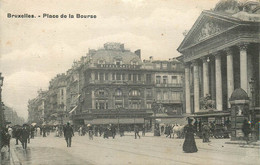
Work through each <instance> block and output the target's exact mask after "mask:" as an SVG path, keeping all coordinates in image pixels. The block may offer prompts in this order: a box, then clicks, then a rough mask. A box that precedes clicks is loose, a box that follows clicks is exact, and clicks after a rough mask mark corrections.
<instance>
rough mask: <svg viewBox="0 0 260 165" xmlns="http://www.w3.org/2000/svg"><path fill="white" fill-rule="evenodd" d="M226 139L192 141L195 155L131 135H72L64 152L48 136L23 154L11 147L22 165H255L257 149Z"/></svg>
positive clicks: (61, 143) (177, 143)
mask: <svg viewBox="0 0 260 165" xmlns="http://www.w3.org/2000/svg"><path fill="white" fill-rule="evenodd" d="M227 141H229V139H211V143H202V140H201V139H196V142H197V146H198V150H199V151H198V152H197V153H191V154H187V153H183V152H182V143H183V139H169V138H165V137H152V136H151V135H150V136H149V134H148V136H146V137H141V139H134V136H133V134H128V135H127V136H124V137H118V136H116V138H115V139H112V138H110V139H103V138H101V137H94V140H89V139H88V136H78V135H75V136H74V137H73V139H72V147H71V148H67V147H66V142H65V140H64V138H59V137H54V135H53V134H51V135H50V136H48V137H46V138H43V137H36V138H35V139H32V140H31V143H30V144H29V145H28V149H27V150H23V149H22V147H21V145H18V146H17V145H14V140H12V141H11V143H12V147H14V150H15V153H16V155H17V157H18V159H19V161H20V163H21V164H23V165H29V164H31V165H37V164H99V165H100V164H118V165H122V164H140V165H141V164H200V165H201V164H236V165H237V164H241V165H242V164H259V163H260V158H259V156H260V150H259V146H242V145H239V144H225V142H227Z"/></svg>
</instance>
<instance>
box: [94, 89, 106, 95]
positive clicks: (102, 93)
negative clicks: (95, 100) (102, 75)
mask: <svg viewBox="0 0 260 165" xmlns="http://www.w3.org/2000/svg"><path fill="white" fill-rule="evenodd" d="M107 95H108V93H107V91H105V90H104V89H99V90H97V91H96V92H95V96H97V97H105V96H107Z"/></svg>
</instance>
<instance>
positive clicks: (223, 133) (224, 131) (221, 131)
mask: <svg viewBox="0 0 260 165" xmlns="http://www.w3.org/2000/svg"><path fill="white" fill-rule="evenodd" d="M230 133H231V131H230V129H228V127H227V126H224V125H223V124H216V126H215V129H211V136H213V137H215V138H216V139H222V138H229V134H230Z"/></svg>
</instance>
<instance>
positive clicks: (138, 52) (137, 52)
mask: <svg viewBox="0 0 260 165" xmlns="http://www.w3.org/2000/svg"><path fill="white" fill-rule="evenodd" d="M135 54H136V55H137V56H138V57H139V58H140V59H141V49H137V50H136V51H135Z"/></svg>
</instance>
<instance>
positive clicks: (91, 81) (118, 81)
mask: <svg viewBox="0 0 260 165" xmlns="http://www.w3.org/2000/svg"><path fill="white" fill-rule="evenodd" d="M88 83H89V84H118V85H122V84H126V85H131V84H145V82H144V81H129V80H89V81H88Z"/></svg>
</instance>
